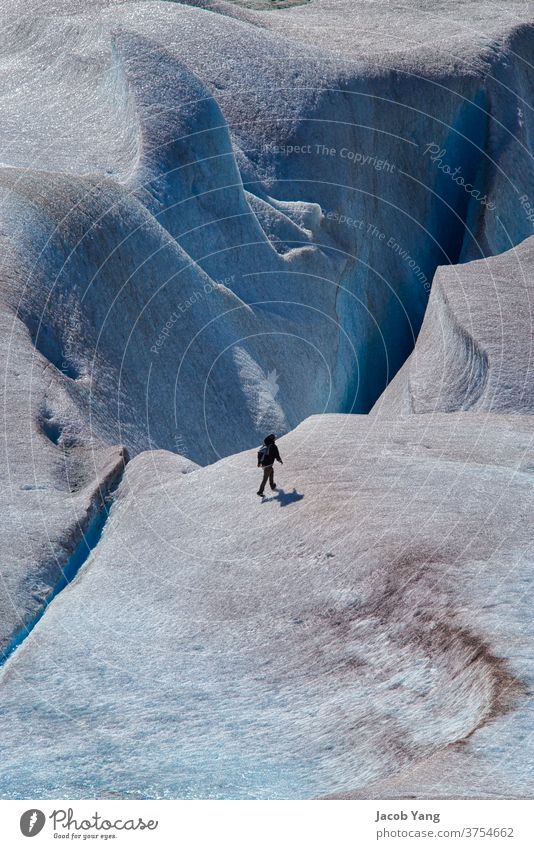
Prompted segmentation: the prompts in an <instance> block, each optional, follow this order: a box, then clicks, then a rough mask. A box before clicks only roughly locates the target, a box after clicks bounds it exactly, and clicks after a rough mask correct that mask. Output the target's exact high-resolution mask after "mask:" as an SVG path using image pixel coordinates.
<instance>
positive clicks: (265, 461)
mask: <svg viewBox="0 0 534 849" xmlns="http://www.w3.org/2000/svg"><path fill="white" fill-rule="evenodd" d="M263 444H264V445H266V446H267V449H268V450H267V451H266V452H265V454H264V455H263V456H261V455H260V452H259V451H258V465H260V466H272V464H273V463H274V461H275V460H278V462H279V463H281V462H282V458H281V457H280V452H279V450H278V445H276V444H275V441H274V436H273V435H272V434H271V435H270V436H266V437H265V439H264V440H263Z"/></svg>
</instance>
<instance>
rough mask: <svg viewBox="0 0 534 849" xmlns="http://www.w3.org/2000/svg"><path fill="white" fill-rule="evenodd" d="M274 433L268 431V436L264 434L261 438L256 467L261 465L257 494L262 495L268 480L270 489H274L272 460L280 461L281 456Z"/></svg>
mask: <svg viewBox="0 0 534 849" xmlns="http://www.w3.org/2000/svg"><path fill="white" fill-rule="evenodd" d="M275 441H276V435H275V434H274V433H270V434H269V436H266V437H265V439H264V440H263V445H262V447H261V448H260V450H259V451H258V467H260V466H261V468H262V469H263V480H262V482H261V485H260V488H259V489H258V492H257V494H258V495H263V491H264V489H265V484H266V483H267V481H269V485H270V487H271V489H272V490H273V491H274V490H275V489H276V484H275V482H274V470H273V465H274V461H275V460H278V462H279V463H282V465H283V461H282V458H281V457H280V452H279V450H278V446H277V445H276V444H275Z"/></svg>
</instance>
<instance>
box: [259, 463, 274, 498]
mask: <svg viewBox="0 0 534 849" xmlns="http://www.w3.org/2000/svg"><path fill="white" fill-rule="evenodd" d="M272 470H273V467H272V466H264V467H263V480H262V482H261V486H260V488H259V490H258V493H263V490H264V489H265V484H266V483H267V480H268V478H269V471H271V472H272Z"/></svg>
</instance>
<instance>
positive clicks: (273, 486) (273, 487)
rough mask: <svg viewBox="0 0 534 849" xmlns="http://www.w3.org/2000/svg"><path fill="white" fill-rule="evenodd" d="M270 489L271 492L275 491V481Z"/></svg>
mask: <svg viewBox="0 0 534 849" xmlns="http://www.w3.org/2000/svg"><path fill="white" fill-rule="evenodd" d="M271 489H272V491H273V492H274V491H275V489H276V484H275V483H273V484H272V486H271Z"/></svg>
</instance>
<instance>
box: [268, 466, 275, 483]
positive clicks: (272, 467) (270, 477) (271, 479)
mask: <svg viewBox="0 0 534 849" xmlns="http://www.w3.org/2000/svg"><path fill="white" fill-rule="evenodd" d="M269 486H270V487H271V489H274V488H275V483H274V466H271V468H270V471H269Z"/></svg>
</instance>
